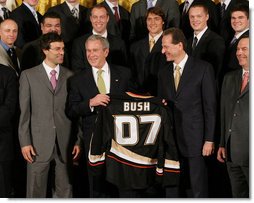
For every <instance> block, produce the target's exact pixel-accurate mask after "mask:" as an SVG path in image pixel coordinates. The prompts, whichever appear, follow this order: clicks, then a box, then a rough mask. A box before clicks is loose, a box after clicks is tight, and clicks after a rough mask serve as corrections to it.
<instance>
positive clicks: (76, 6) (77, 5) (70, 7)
mask: <svg viewBox="0 0 254 203" xmlns="http://www.w3.org/2000/svg"><path fill="white" fill-rule="evenodd" d="M65 2H66V4H67V6H68V7H69V9H70V11H71V10H72V9H73V8H76V9H77V10H78V13H79V3H77V4H76V5H75V6H72V5H71V4H70V3H68V2H67V1H65Z"/></svg>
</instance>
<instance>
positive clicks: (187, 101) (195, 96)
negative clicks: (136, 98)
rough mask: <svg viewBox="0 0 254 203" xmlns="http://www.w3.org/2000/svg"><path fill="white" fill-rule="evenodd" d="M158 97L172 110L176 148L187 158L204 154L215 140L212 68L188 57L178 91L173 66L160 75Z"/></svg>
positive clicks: (214, 97) (214, 98)
mask: <svg viewBox="0 0 254 203" xmlns="http://www.w3.org/2000/svg"><path fill="white" fill-rule="evenodd" d="M158 96H159V97H161V98H164V99H166V100H167V101H168V104H169V105H170V106H171V105H172V106H171V107H172V108H173V116H174V127H175V132H176V140H177V145H178V147H179V150H180V153H181V155H182V156H184V157H194V156H201V155H202V147H203V144H204V142H205V141H214V130H215V120H216V115H215V114H216V85H215V79H214V73H213V68H212V66H211V65H210V64H209V63H207V62H205V61H202V60H199V59H195V58H193V57H188V60H187V62H186V64H185V67H184V70H183V74H182V76H181V79H180V83H179V86H178V89H177V91H175V86H174V75H173V64H172V63H171V64H170V65H169V66H166V67H165V68H164V69H162V70H161V71H160V72H159V74H158Z"/></svg>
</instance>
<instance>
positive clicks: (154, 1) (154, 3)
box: [146, 0, 157, 6]
mask: <svg viewBox="0 0 254 203" xmlns="http://www.w3.org/2000/svg"><path fill="white" fill-rule="evenodd" d="M148 1H149V0H146V2H147V3H148ZM156 3H157V0H153V2H152V4H153V6H155V5H156Z"/></svg>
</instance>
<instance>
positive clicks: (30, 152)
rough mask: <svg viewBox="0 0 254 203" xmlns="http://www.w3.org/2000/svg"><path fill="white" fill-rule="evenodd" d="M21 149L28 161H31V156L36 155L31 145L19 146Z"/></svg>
mask: <svg viewBox="0 0 254 203" xmlns="http://www.w3.org/2000/svg"><path fill="white" fill-rule="evenodd" d="M21 151H22V155H23V157H24V159H25V160H26V161H27V162H29V163H33V161H34V160H33V156H36V154H35V151H34V148H33V146H32V145H28V146H24V147H22V148H21Z"/></svg>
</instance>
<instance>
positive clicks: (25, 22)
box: [10, 0, 42, 49]
mask: <svg viewBox="0 0 254 203" xmlns="http://www.w3.org/2000/svg"><path fill="white" fill-rule="evenodd" d="M37 4H38V0H23V3H22V4H21V5H20V6H19V7H17V8H16V9H15V10H13V11H12V12H11V15H10V18H11V19H13V20H15V21H16V23H17V24H18V27H19V33H18V38H17V40H16V42H15V45H16V46H17V47H19V48H20V49H22V48H23V46H24V45H25V44H26V43H27V42H31V41H33V40H35V39H37V38H38V37H39V36H40V35H41V29H40V22H41V18H42V15H41V14H40V13H39V12H37V11H36V6H37Z"/></svg>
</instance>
